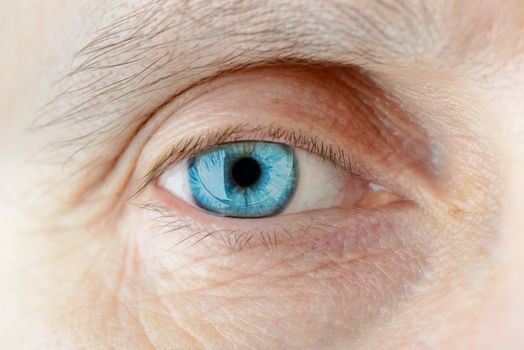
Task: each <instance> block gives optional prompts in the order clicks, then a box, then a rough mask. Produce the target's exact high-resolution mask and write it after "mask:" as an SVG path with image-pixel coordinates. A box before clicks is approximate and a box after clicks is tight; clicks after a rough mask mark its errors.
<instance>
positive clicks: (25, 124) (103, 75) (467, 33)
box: [0, 0, 524, 349]
mask: <svg viewBox="0 0 524 350" xmlns="http://www.w3.org/2000/svg"><path fill="white" fill-rule="evenodd" d="M228 5H229V6H227V7H224V6H223V5H222V4H220V3H216V4H215V5H213V4H209V3H208V2H206V1H200V2H190V1H167V0H164V1H126V2H114V1H101V0H100V1H84V0H82V1H80V0H69V1H60V0H50V1H39V0H26V1H4V2H2V3H1V4H0V27H1V31H0V32H2V33H3V34H2V37H1V38H0V52H1V53H2V54H1V55H0V71H1V75H0V76H1V78H0V91H1V92H2V93H1V94H0V125H1V128H0V149H1V151H0V157H1V162H0V174H2V175H1V178H0V180H1V185H2V186H1V187H0V198H1V199H0V210H1V215H2V218H1V220H0V232H1V233H2V235H0V242H2V244H1V245H0V256H1V258H0V263H1V266H2V267H1V268H0V277H1V278H2V279H3V280H4V281H7V282H6V284H5V286H7V285H9V286H11V288H10V289H9V290H8V288H0V306H1V307H0V309H2V310H7V312H8V313H9V312H10V311H12V310H13V309H14V308H18V307H20V306H19V305H20V301H19V297H18V294H17V293H18V292H19V291H20V290H22V289H23V286H25V283H26V280H25V279H24V278H27V279H31V280H32V281H34V280H38V276H36V274H37V272H35V276H32V275H31V276H30V275H24V276H18V275H16V273H14V272H13V271H14V270H15V269H14V268H12V267H13V266H16V267H18V268H21V267H23V266H25V265H26V264H30V262H29V263H28V262H27V261H22V260H23V257H24V256H31V255H32V254H33V253H34V252H36V251H38V249H39V247H40V246H44V245H43V244H41V243H39V242H40V240H36V241H35V240H34V237H33V238H31V239H27V238H25V237H23V236H22V235H21V234H20V232H23V231H25V230H27V229H33V230H34V229H35V227H37V228H38V225H39V221H38V219H37V218H36V217H37V216H38V215H37V214H39V213H37V212H35V209H34V207H33V211H31V212H28V211H27V210H22V209H21V208H25V207H26V204H28V203H32V202H33V201H35V200H36V199H35V198H28V197H23V198H21V197H20V193H24V194H26V193H30V192H31V191H30V190H31V188H33V187H37V186H38V184H39V181H40V180H41V179H40V178H42V177H45V176H48V177H49V178H60V177H59V175H58V174H60V171H61V169H55V167H53V166H43V165H42V164H40V163H38V162H31V163H30V164H28V162H27V159H29V158H31V156H32V155H33V154H34V152H35V149H37V148H41V147H42V146H43V145H48V144H49V143H50V142H54V141H57V142H61V143H60V144H61V145H62V146H63V147H59V148H50V150H49V152H50V153H53V156H52V157H51V158H49V159H55V160H58V162H61V161H63V160H64V159H68V158H70V157H71V153H72V152H74V150H76V149H78V147H82V146H83V145H84V144H88V143H89V144H92V145H94V146H93V148H92V149H90V150H89V151H86V152H83V153H80V154H75V157H76V158H75V160H76V161H77V162H78V164H79V166H81V165H82V164H83V163H87V162H88V161H89V160H91V159H94V158H97V157H102V158H103V157H105V156H106V155H105V154H104V155H101V153H102V151H99V150H98V148H97V146H96V145H103V142H98V141H103V140H104V138H105V137H109V136H110V135H111V133H113V132H118V131H119V130H120V128H124V126H125V125H128V124H129V123H137V125H139V124H140V123H139V122H137V120H139V119H140V118H141V117H143V116H146V115H148V113H151V112H153V111H154V110H155V108H156V107H157V106H158V105H159V104H161V103H162V102H163V101H165V100H167V99H168V98H169V97H170V96H173V95H176V94H177V93H178V92H180V91H183V90H184V89H186V88H187V87H189V86H191V85H192V84H195V83H197V82H199V81H200V80H201V79H204V78H206V77H209V76H213V75H215V74H218V73H219V72H221V71H223V70H228V69H234V68H237V67H242V66H249V65H256V64H260V63H265V62H268V61H280V60H281V61H291V62H295V61H296V62H303V61H308V62H309V61H311V62H331V63H336V64H353V65H357V66H362V67H364V68H365V69H367V70H368V71H370V72H371V73H375V74H377V75H378V76H380V77H381V81H382V84H383V85H384V86H385V87H388V86H394V87H395V90H396V94H397V95H398V96H399V97H401V98H403V99H405V100H407V101H410V103H411V104H412V110H413V111H416V112H420V113H419V115H420V118H421V119H422V118H427V119H428V120H429V119H431V120H437V119H438V118H439V117H441V116H445V117H446V118H448V120H449V123H453V124H456V125H459V126H460V127H461V128H464V130H466V129H468V128H471V129H472V130H473V131H475V132H479V131H478V130H474V129H476V128H477V126H478V129H479V130H480V132H479V133H481V134H482V136H483V137H484V138H485V139H486V140H488V141H489V144H490V145H491V147H492V151H493V158H495V159H490V161H495V162H496V163H497V164H498V166H499V168H500V169H501V173H502V175H501V177H500V178H499V179H498V180H497V182H498V185H499V188H496V189H493V191H494V192H496V193H497V194H498V195H499V197H500V205H501V214H500V218H499V219H500V220H498V222H497V227H496V232H497V236H496V237H489V240H490V241H491V240H496V241H497V251H496V257H495V258H494V261H495V262H494V263H493V264H492V265H491V266H490V267H489V272H486V274H487V275H489V276H490V277H489V278H490V281H491V282H492V283H491V284H490V285H489V286H488V287H486V286H484V285H481V286H478V288H479V290H481V292H479V294H480V295H481V297H480V298H481V302H480V303H478V304H475V305H476V306H475V310H474V311H475V317H474V318H473V319H472V317H470V315H467V314H465V313H456V314H454V316H453V317H454V318H453V319H450V320H448V322H449V324H452V325H453V326H455V325H457V327H456V328H457V329H460V331H459V332H454V331H453V330H449V329H446V327H445V325H444V326H443V325H442V324H440V325H439V326H438V329H439V330H441V331H442V330H443V332H447V333H448V334H449V337H447V340H446V344H440V345H442V347H443V348H444V347H445V348H464V347H466V348H476V349H481V348H486V349H491V348H495V347H500V348H504V349H506V348H508V349H509V348H512V347H513V346H515V344H524V338H523V335H522V332H521V324H522V322H521V321H522V318H523V315H524V302H523V301H522V300H523V299H522V298H521V295H522V293H523V292H524V277H523V276H524V274H522V266H524V238H523V237H524V231H523V229H522V227H524V219H523V218H522V209H521V208H524V183H523V182H522V179H523V178H524V149H523V148H524V118H523V116H524V102H522V101H524V40H522V38H523V37H524V6H523V4H522V2H521V1H517V0H514V1H504V2H500V1H495V0H491V1H488V0H485V1H474V0H471V1H428V2H422V1H409V2H404V1H387V2H386V1H351V0H347V1H335V0H329V1H285V0H281V1H263V2H261V1H247V0H245V1H236V2H230V3H228ZM275 9H278V10H275ZM449 91H451V92H452V94H451V95H453V97H452V98H450V99H449V100H446V101H441V100H440V99H439V96H442V95H446V94H445V93H444V92H446V93H449ZM449 106H453V107H454V109H453V112H449V113H448V114H447V113H445V112H442V109H443V108H446V107H449ZM100 116H102V117H103V118H100ZM35 123H36V124H37V125H38V126H42V128H38V131H37V132H36V133H32V134H29V133H28V130H29V129H30V127H31V126H34V125H35ZM108 125H111V126H115V128H111V127H108ZM479 125H482V127H480V126H479ZM92 130H102V131H103V132H101V133H96V134H94V133H93V132H91V131H92ZM30 135H31V136H30ZM93 140H94V141H96V142H94V141H93ZM91 141H93V142H91ZM100 147H102V146H100ZM46 149H47V148H46ZM107 157H108V158H107V161H110V160H111V158H110V157H111V155H107ZM46 159H48V158H46ZM103 159H104V158H103ZM104 160H106V159H104ZM53 164H54V163H53ZM58 168H60V167H58ZM101 171H103V170H101ZM480 171H481V170H479V172H480ZM44 175H45V176H44ZM65 186H66V185H64V187H65ZM71 186H74V184H72V185H71ZM45 203H46V202H45V200H44V202H43V204H42V205H40V206H39V207H38V208H39V209H38V210H40V208H41V210H42V211H44V209H43V208H44V207H46V205H45ZM38 210H36V211H38ZM43 231H45V230H43ZM46 234H47V232H42V236H43V237H44V238H45V235H46ZM35 242H36V243H35ZM464 244H466V243H464ZM12 247H15V249H12ZM33 263H34V262H33ZM34 283H37V282H34ZM458 288H459V289H460V286H459V287H458ZM8 291H9V292H8ZM438 294H439V293H438V292H436V293H435V295H437V297H438ZM444 294H445V291H442V295H444ZM464 294H466V295H467V293H464ZM464 294H462V293H459V294H458V295H457V296H456V298H451V299H447V300H448V302H449V308H450V309H453V308H460V307H462V306H463V307H464V309H467V307H466V305H468V303H469V302H470V301H469V300H467V299H468V297H467V296H465V295H464ZM16 301H18V304H17V303H16ZM441 308H442V305H441V304H439V303H435V305H422V306H420V308H419V310H423V311H424V312H426V313H427V314H438V313H439V312H441ZM410 316H411V315H405V319H404V320H402V321H403V322H402V323H401V324H402V325H403V326H406V325H409V324H410ZM4 322H5V320H2V319H0V328H4V329H7V327H6V326H5V325H4V324H3V323H4ZM20 327H24V326H20ZM434 328H435V326H434V324H427V325H424V326H423V329H424V330H425V331H426V332H427V333H430V332H431V330H432V329H434ZM4 329H2V332H4ZM417 329H419V328H417ZM387 332H389V333H388V334H391V336H392V337H394V335H395V334H396V333H397V332H398V330H395V329H388V330H387ZM400 333H402V331H401V332H400ZM0 334H2V333H0ZM412 336H413V337H417V335H412ZM0 338H1V337H0Z"/></svg>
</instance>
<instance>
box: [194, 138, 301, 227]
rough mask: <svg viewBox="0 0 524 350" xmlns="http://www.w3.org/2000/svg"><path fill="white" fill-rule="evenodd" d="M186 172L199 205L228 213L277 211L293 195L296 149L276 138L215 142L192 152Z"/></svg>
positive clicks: (256, 214) (253, 214)
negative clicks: (218, 144) (207, 147)
mask: <svg viewBox="0 0 524 350" xmlns="http://www.w3.org/2000/svg"><path fill="white" fill-rule="evenodd" d="M188 172H189V187H190V190H191V193H192V195H193V198H194V199H195V202H196V204H197V205H198V206H199V207H201V208H203V209H205V210H208V211H210V212H212V213H215V214H217V215H224V216H234V217H263V216H269V215H275V214H278V213H279V212H280V211H282V210H283V209H284V207H285V206H286V204H287V203H288V202H289V200H290V199H291V197H292V196H293V192H294V190H295V187H296V183H297V170H296V165H295V153H294V152H293V149H292V148H291V147H289V146H286V145H283V144H279V143H274V142H262V141H242V142H233V143H228V144H224V145H220V146H217V147H215V148H213V149H211V150H208V151H204V152H201V153H199V154H197V155H196V156H195V157H193V158H192V159H191V160H190V161H189V169H188Z"/></svg>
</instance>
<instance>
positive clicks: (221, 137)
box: [134, 124, 357, 196]
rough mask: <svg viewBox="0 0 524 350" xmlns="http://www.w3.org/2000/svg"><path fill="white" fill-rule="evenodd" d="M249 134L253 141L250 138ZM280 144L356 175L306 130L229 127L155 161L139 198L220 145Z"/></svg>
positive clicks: (342, 156)
mask: <svg viewBox="0 0 524 350" xmlns="http://www.w3.org/2000/svg"><path fill="white" fill-rule="evenodd" d="M248 135H249V139H246V136H248ZM250 140H251V141H255V140H257V141H260V140H266V141H279V142H283V143H287V144H289V145H290V146H293V147H296V148H300V149H303V150H305V151H306V152H308V153H310V154H315V155H317V156H319V157H322V158H326V159H329V160H330V161H332V162H333V163H334V164H335V165H336V166H340V167H342V168H343V169H347V170H348V171H350V172H354V171H356V170H357V169H356V168H355V163H354V162H353V160H352V159H351V158H350V156H349V155H348V154H347V153H346V152H345V151H344V150H343V149H342V148H341V147H339V146H336V145H333V144H331V143H327V142H324V141H323V140H320V139H319V138H318V137H316V136H308V135H307V134H306V133H304V132H303V131H302V130H288V129H285V128H283V127H280V126H276V125H274V124H269V125H265V126H255V127H253V126H249V125H248V124H240V125H235V126H227V127H225V128H223V129H221V130H218V131H211V132H208V133H205V134H204V135H200V136H193V137H188V138H185V139H182V140H180V141H178V142H177V143H176V144H175V145H174V146H173V147H171V149H170V150H169V151H168V152H166V153H165V154H164V155H163V156H161V157H160V158H159V160H158V161H156V162H155V165H154V166H153V167H152V169H151V170H150V171H148V172H147V173H146V175H145V176H144V177H143V178H142V180H141V182H140V185H139V186H138V188H137V190H136V191H135V195H134V196H136V195H138V194H139V193H141V192H142V191H143V190H144V189H145V188H146V187H147V185H149V184H150V183H152V182H154V181H156V180H157V179H158V178H159V177H160V176H161V175H162V174H163V173H164V172H165V171H166V170H167V169H169V168H170V167H171V166H172V165H174V164H176V163H178V162H180V161H182V160H184V159H187V158H190V157H192V156H193V155H195V154H196V153H198V152H202V151H205V150H207V149H210V148H212V147H215V146H217V145H220V144H224V143H228V142H236V141H250Z"/></svg>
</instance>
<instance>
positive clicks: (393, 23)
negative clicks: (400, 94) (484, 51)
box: [33, 0, 440, 147]
mask: <svg viewBox="0 0 524 350" xmlns="http://www.w3.org/2000/svg"><path fill="white" fill-rule="evenodd" d="M132 3H133V2H131V5H125V6H124V5H121V6H119V7H116V8H113V9H112V10H110V11H107V10H106V11H107V18H111V20H108V19H107V18H106V17H104V16H103V17H99V16H95V15H91V16H89V17H90V18H99V21H100V22H101V26H100V28H98V29H96V30H95V32H94V33H93V39H91V40H89V41H88V42H87V43H86V44H85V45H84V46H83V47H82V48H81V49H79V50H78V51H77V52H76V54H75V55H74V57H73V65H72V66H73V68H72V69H71V70H70V71H69V72H67V73H66V74H65V75H64V76H63V77H61V78H60V79H59V80H58V81H57V83H56V84H55V89H57V91H58V93H56V94H55V95H54V96H53V97H52V98H51V100H50V101H49V102H48V103H47V104H46V105H45V106H44V107H43V108H42V110H41V113H39V116H38V118H37V119H36V120H35V123H34V124H33V126H35V127H36V128H38V129H40V128H44V129H45V128H46V127H48V126H53V127H55V126H56V125H66V126H72V127H73V129H74V128H78V129H79V132H80V134H79V135H75V137H74V138H72V139H68V140H60V142H57V144H58V145H60V147H64V146H67V145H73V146H75V145H76V146H78V142H79V141H80V142H81V143H82V144H83V145H84V146H82V147H91V146H93V145H97V144H99V143H103V142H104V141H103V140H105V139H107V138H110V137H113V136H114V134H118V133H122V132H123V131H122V130H129V129H132V128H138V127H139V125H140V123H141V122H140V120H141V118H147V116H149V115H151V114H152V113H154V111H155V108H158V106H160V105H162V103H164V102H165V101H166V100H169V99H170V98H172V97H173V96H176V95H177V94H179V93H180V92H181V91H183V90H184V89H186V88H188V87H190V86H191V85H193V84H195V83H198V82H199V81H201V80H203V79H206V78H210V77H213V76H216V75H217V74H219V73H220V72H223V71H227V70H234V69H241V68H246V67H250V66H256V65H267V64H276V63H280V64H281V63H295V64H304V63H315V64H322V65H352V66H357V67H362V68H364V69H369V70H373V69H378V68H380V67H392V66H393V67H398V66H404V65H408V64H410V63H412V62H414V61H417V60H418V59H419V57H420V55H422V54H427V52H428V51H431V50H434V49H435V48H437V47H439V46H440V45H437V43H438V40H439V36H438V35H437V34H438V30H437V25H436V21H435V18H434V15H433V14H434V13H435V11H434V9H430V8H428V6H430V5H429V4H427V3H426V2H424V1H415V2H413V3H411V4H408V3H407V2H406V1H402V0H396V1H392V2H385V1H383V0H373V1H366V2H361V1H338V0H329V1H318V2H305V1H267V2H261V1H247V0H244V1H235V2H228V3H227V5H222V4H219V3H217V2H209V3H203V2H199V3H196V4H194V3H192V2H190V1H168V0H151V1H147V2H146V3H145V4H144V5H142V6H139V7H136V5H133V4H132ZM133 6H135V7H133ZM115 18H116V19H115ZM56 111H59V112H58V113H56ZM73 133H74V132H73ZM85 145H89V146H85Z"/></svg>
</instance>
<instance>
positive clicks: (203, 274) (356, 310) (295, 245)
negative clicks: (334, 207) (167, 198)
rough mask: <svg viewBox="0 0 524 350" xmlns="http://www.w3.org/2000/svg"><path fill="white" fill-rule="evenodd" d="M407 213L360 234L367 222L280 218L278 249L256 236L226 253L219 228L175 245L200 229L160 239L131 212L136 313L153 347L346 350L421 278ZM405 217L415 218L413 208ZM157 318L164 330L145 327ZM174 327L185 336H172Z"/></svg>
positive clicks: (147, 215)
mask: <svg viewBox="0 0 524 350" xmlns="http://www.w3.org/2000/svg"><path fill="white" fill-rule="evenodd" d="M405 209H406V208H402V209H400V208H399V209H398V211H399V215H397V217H396V219H394V220H390V221H387V220H384V218H383V217H381V218H378V217H377V219H376V220H371V221H370V223H369V224H367V225H366V226H365V227H362V228H359V229H357V226H358V222H360V223H362V222H363V221H365V218H366V217H369V216H370V215H369V214H368V213H362V214H361V215H360V216H359V217H353V218H351V216H355V215H354V214H352V215H347V216H344V215H341V214H339V213H337V214H336V215H331V216H332V218H330V219H327V221H329V222H330V223H331V224H332V225H333V227H334V228H332V229H331V231H330V230H329V229H326V228H325V227H323V228H319V229H317V230H316V229H315V228H314V227H313V226H309V227H308V228H307V229H308V230H309V231H308V232H304V231H303V230H304V225H305V224H304V225H301V224H300V223H301V222H304V223H306V222H309V221H308V219H304V218H301V217H300V216H297V217H296V218H294V219H285V218H284V219H282V221H283V222H282V223H281V224H273V226H274V227H275V230H277V229H278V228H279V227H282V226H284V225H286V226H285V227H286V231H287V232H288V233H289V234H290V235H291V238H290V240H288V241H286V240H285V239H282V237H278V243H276V244H275V243H273V244H267V243H263V239H262V238H261V237H259V236H256V237H254V238H253V239H252V240H251V244H250V246H249V247H248V246H246V247H244V248H243V249H242V250H234V249H233V250H232V249H231V247H228V245H227V243H226V242H225V241H227V233H228V232H229V233H230V232H231V231H228V230H225V229H223V230H222V231H223V232H218V231H217V232H216V234H215V235H213V236H211V237H207V238H206V239H204V240H202V241H200V242H198V243H194V241H191V240H190V241H189V242H188V244H180V245H179V244H178V242H180V241H181V240H183V239H184V238H186V237H188V236H191V235H194V234H195V232H197V231H199V228H198V226H196V225H193V226H191V224H190V223H189V225H185V224H179V225H178V227H177V229H173V230H169V228H168V229H167V230H165V231H161V230H160V231H159V228H162V227H164V225H165V224H166V222H164V221H162V219H161V217H162V215H161V214H160V215H159V213H158V212H155V211H148V210H142V209H140V208H136V209H134V210H130V211H129V212H128V214H127V217H126V218H125V220H129V221H128V222H129V223H130V227H135V228H137V229H135V230H133V233H132V234H131V236H132V239H133V240H135V242H136V243H135V245H136V247H138V248H137V251H136V254H137V256H136V260H137V261H138V264H139V269H138V271H137V273H138V274H137V276H136V277H135V279H136V280H137V281H139V282H138V283H137V284H136V285H135V288H136V291H137V292H136V295H135V297H136V302H135V303H136V308H137V310H139V311H138V312H139V313H140V317H141V319H142V321H143V322H144V323H145V324H147V325H149V326H147V327H146V328H147V329H146V331H147V332H148V333H150V335H151V336H150V338H151V339H156V338H157V337H160V338H163V337H164V338H165V339H168V338H170V337H171V338H170V339H174V338H176V339H184V340H183V341H185V342H187V343H186V344H195V343H196V342H202V343H204V344H219V346H218V347H225V348H230V347H232V346H233V347H234V346H239V345H241V344H250V346H254V347H271V346H278V347H284V348H286V347H319V346H324V347H325V346H330V345H333V346H340V345H341V344H344V343H341V344H336V343H332V342H334V341H336V342H347V344H350V342H351V341H353V340H354V338H357V337H361V336H362V335H363V333H362V332H363V330H366V331H371V330H372V328H373V327H372V325H373V324H375V322H377V321H378V320H380V319H384V320H385V319H387V318H388V317H389V316H388V315H389V313H390V312H392V311H393V310H394V309H395V308H396V307H398V305H400V301H401V300H403V299H404V298H405V297H406V296H408V295H409V294H410V293H411V289H412V287H413V286H415V285H416V284H417V281H418V280H419V279H420V278H421V277H422V275H421V273H422V270H423V269H424V267H426V256H427V253H428V252H427V251H426V250H427V247H425V244H426V243H422V242H419V241H417V239H415V238H414V237H409V235H407V234H406V228H407V227H408V226H406V225H408V222H409V220H408V219H407V218H406V210H405ZM410 212H411V214H410V215H413V216H416V215H418V214H419V213H418V212H417V210H416V208H414V209H413V210H411V211H410ZM388 215H391V214H385V213H384V216H388ZM238 221H242V220H238ZM254 221H255V222H256V220H254ZM284 221H285V222H286V223H284ZM290 221H292V222H294V224H292V225H290V224H289V222H290ZM228 222H230V221H228ZM386 222H389V224H386ZM225 225H226V224H224V225H223V226H222V228H224V227H225ZM230 225H233V224H231V223H230ZM248 226H249V228H251V229H252V230H253V232H254V234H255V235H260V234H261V233H263V230H262V228H263V227H265V228H266V232H267V233H270V232H271V230H267V227H268V224H267V221H264V222H261V223H260V225H259V226H260V227H257V224H256V223H255V224H251V223H250V224H249V225H248ZM204 227H205V228H206V229H208V230H212V228H210V227H209V225H205V226H204ZM319 227H322V226H319ZM236 228H237V229H243V230H245V229H246V228H247V227H242V226H241V224H236ZM321 230H322V231H321ZM397 231H398V232H397ZM385 232H389V235H386V234H385ZM278 234H280V232H279V233H278ZM310 235H313V236H314V237H310ZM273 237H274V236H270V235H269V234H268V236H266V238H264V239H265V240H266V241H269V240H272V239H274V238H273ZM197 240H198V239H197ZM184 243H186V241H184ZM193 243H194V244H193ZM386 310H387V311H386ZM159 317H160V318H161V319H162V325H161V326H160V325H158V326H155V327H153V325H155V322H157V321H158V319H159ZM180 327H184V329H185V330H187V329H190V330H191V331H190V332H181V331H180V332H178V333H177V330H179V328H180ZM173 332H175V334H176V336H175V335H174V334H173ZM364 333H365V332H364ZM268 334H271V337H268ZM178 337H180V338H178ZM283 341H284V343H282V342H283Z"/></svg>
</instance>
